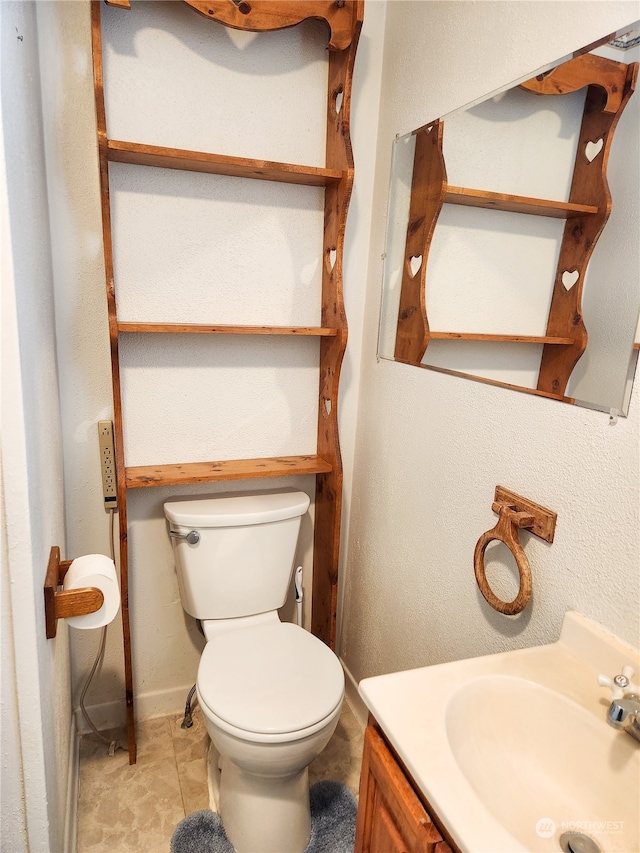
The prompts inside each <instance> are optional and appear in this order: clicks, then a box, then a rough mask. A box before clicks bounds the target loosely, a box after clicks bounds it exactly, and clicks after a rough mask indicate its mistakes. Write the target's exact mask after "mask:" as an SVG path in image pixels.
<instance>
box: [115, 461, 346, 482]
mask: <svg viewBox="0 0 640 853" xmlns="http://www.w3.org/2000/svg"><path fill="white" fill-rule="evenodd" d="M329 472H331V463H330V462H328V461H327V460H326V459H323V458H322V457H321V456H274V457H265V458H262V459H230V460H225V461H222V462H185V463H180V464H175V465H139V466H134V467H129V468H127V469H126V485H127V488H128V489H143V488H147V487H149V486H180V485H185V484H189V483H211V482H216V481H220V480H255V479H262V478H265V477H286V476H291V475H292V474H296V475H298V474H327V473H329Z"/></svg>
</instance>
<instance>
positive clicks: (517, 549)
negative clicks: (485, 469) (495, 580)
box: [473, 486, 556, 616]
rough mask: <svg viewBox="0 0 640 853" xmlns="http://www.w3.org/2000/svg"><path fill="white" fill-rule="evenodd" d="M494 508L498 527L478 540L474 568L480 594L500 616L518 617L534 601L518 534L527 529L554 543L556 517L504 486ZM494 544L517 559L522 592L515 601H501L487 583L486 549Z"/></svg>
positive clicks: (528, 567) (499, 489)
mask: <svg viewBox="0 0 640 853" xmlns="http://www.w3.org/2000/svg"><path fill="white" fill-rule="evenodd" d="M491 508H492V509H493V511H494V512H497V513H498V515H499V517H498V523H497V524H496V526H495V527H493V528H492V529H491V530H487V532H486V533H483V534H482V536H481V537H480V539H478V542H477V544H476V547H475V551H474V553H473V568H474V571H475V574H476V581H477V583H478V586H479V587H480V592H481V593H482V595H483V596H484V598H485V600H486V601H487V603H488V604H490V605H491V607H493V608H494V610H497V611H499V612H500V613H504V614H505V615H507V616H515V615H516V613H520V612H521V611H522V610H524V608H525V607H526V606H527V603H528V601H529V599H530V598H531V567H530V566H529V560H528V559H527V557H526V555H525V553H524V551H523V549H522V545H521V544H520V542H519V541H518V530H519V529H520V528H521V527H524V528H528V529H529V530H530V531H531V533H533V534H534V535H535V536H539V537H540V538H541V539H544V540H545V541H546V542H549V543H551V542H553V535H554V532H555V526H556V514H555V512H553V511H552V510H548V509H546V508H545V507H543V506H540V505H539V504H536V503H533V501H530V500H528V498H523V497H522V496H521V495H517V494H516V493H515V492H510V491H508V490H507V489H505V488H504V487H503V486H496V493H495V501H494V503H493V504H492V506H491ZM494 540H498V541H499V542H504V544H505V545H506V546H507V548H509V550H510V551H511V553H512V554H513V556H514V557H515V561H516V565H517V566H518V573H519V575H520V588H519V589H518V594H517V595H516V597H515V598H514V599H513V601H502V599H500V598H498V596H497V595H495V594H494V592H493V590H492V589H491V587H490V586H489V582H488V581H487V576H486V574H485V570H484V552H485V551H486V550H487V545H488V544H489V543H490V542H493V541H494Z"/></svg>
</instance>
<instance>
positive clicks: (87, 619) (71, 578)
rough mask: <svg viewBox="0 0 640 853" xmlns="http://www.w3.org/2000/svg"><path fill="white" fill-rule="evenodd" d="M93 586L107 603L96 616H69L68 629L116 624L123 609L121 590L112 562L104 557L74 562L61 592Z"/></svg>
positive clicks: (94, 556) (98, 556)
mask: <svg viewBox="0 0 640 853" xmlns="http://www.w3.org/2000/svg"><path fill="white" fill-rule="evenodd" d="M88 586H94V587H96V588H97V589H99V590H100V591H101V592H102V594H103V595H104V603H103V605H102V607H101V608H100V610H96V612H95V613H86V614H85V615H84V616H70V617H68V618H67V620H66V622H67V625H70V626H71V627H72V628H102V627H103V626H104V625H108V624H109V622H113V620H114V619H115V617H116V614H117V613H118V610H119V608H120V589H119V587H118V577H117V575H116V567H115V564H114V562H113V560H110V559H109V557H105V555H104V554H85V556H84V557H78V558H77V559H76V560H73V562H72V563H71V565H70V566H69V568H68V570H67V573H66V575H65V576H64V581H63V583H62V588H63V589H65V590H69V589H81V588H82V587H88Z"/></svg>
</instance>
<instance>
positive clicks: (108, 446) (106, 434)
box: [98, 421, 118, 509]
mask: <svg viewBox="0 0 640 853" xmlns="http://www.w3.org/2000/svg"><path fill="white" fill-rule="evenodd" d="M98 439H99V441H100V470H101V471H102V494H103V496H104V506H105V509H116V508H117V506H118V484H117V482H116V452H115V446H114V443H113V424H112V423H111V421H98Z"/></svg>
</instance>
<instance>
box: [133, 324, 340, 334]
mask: <svg viewBox="0 0 640 853" xmlns="http://www.w3.org/2000/svg"><path fill="white" fill-rule="evenodd" d="M118 331H119V332H122V333H135V334H140V333H141V334H165V335H293V336H297V337H303V336H308V337H333V336H335V335H337V334H338V329H328V328H324V327H320V326H216V325H206V324H201V323H128V322H127V323H124V322H118Z"/></svg>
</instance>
